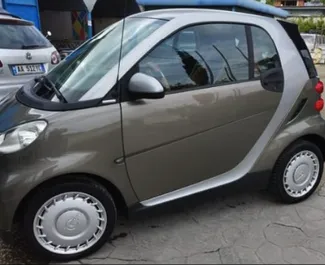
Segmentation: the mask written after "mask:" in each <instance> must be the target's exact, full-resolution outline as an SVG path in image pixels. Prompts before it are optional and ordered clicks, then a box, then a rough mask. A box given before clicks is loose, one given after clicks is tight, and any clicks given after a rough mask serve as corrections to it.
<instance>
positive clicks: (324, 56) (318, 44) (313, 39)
mask: <svg viewBox="0 0 325 265" xmlns="http://www.w3.org/2000/svg"><path fill="white" fill-rule="evenodd" d="M301 36H302V38H303V39H304V41H305V43H306V45H307V47H308V49H309V51H310V53H311V56H312V58H313V60H314V63H315V64H319V63H325V36H324V35H321V34H314V33H302V34H301Z"/></svg>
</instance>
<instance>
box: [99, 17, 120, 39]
mask: <svg viewBox="0 0 325 265" xmlns="http://www.w3.org/2000/svg"><path fill="white" fill-rule="evenodd" d="M118 20H120V18H97V19H94V21H93V23H94V28H95V32H93V35H95V34H97V33H98V32H100V31H102V30H103V29H105V28H106V27H108V26H109V25H112V24H113V23H115V22H116V21H118Z"/></svg>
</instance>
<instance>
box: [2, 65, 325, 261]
mask: <svg viewBox="0 0 325 265" xmlns="http://www.w3.org/2000/svg"><path fill="white" fill-rule="evenodd" d="M319 74H320V76H321V78H322V79H323V80H324V81H325V66H324V67H319ZM20 243H21V242H19V240H18V244H17V245H16V246H10V247H9V246H7V245H5V244H3V243H1V241H0V264H3V263H5V264H17V263H20V264H24V263H38V262H43V261H37V260H35V259H33V258H31V257H29V256H28V255H26V254H25V253H26V251H24V249H25V247H24V246H22V244H20ZM74 263H77V264H78V263H86V264H127V263H133V264H134V263H141V264H144V263H165V264H166V263H228V264H229V263H278V264H280V263H281V264H284V263H300V264H303V263H314V264H316V263H319V264H324V263H325V188H320V189H319V190H318V192H317V193H316V194H315V195H314V196H312V197H311V198H310V199H309V200H307V201H305V202H303V203H301V204H298V205H293V206H288V205H282V204H278V203H276V202H275V201H274V200H273V199H272V198H270V197H269V196H268V195H267V194H262V193H254V194H245V193H243V194H235V195H229V196H227V197H221V196H219V195H217V194H213V195H212V196H211V195H209V196H208V197H206V196H197V197H195V198H192V199H191V201H190V203H186V204H180V205H179V204H178V205H177V206H176V207H169V208H168V207H162V208H160V210H159V209H158V210H156V211H148V212H147V213H145V214H144V215H141V216H139V217H137V218H132V219H131V220H124V219H123V218H121V219H120V221H119V224H118V226H117V228H116V231H115V232H114V234H113V238H112V239H111V241H110V242H107V244H106V245H105V246H104V247H103V248H102V249H101V250H100V251H98V252H97V253H95V254H94V255H92V256H90V257H88V258H87V259H84V260H80V261H75V262H74Z"/></svg>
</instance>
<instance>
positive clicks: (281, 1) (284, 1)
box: [274, 0, 305, 7]
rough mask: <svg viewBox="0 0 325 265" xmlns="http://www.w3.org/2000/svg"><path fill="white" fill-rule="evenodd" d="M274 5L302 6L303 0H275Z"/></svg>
mask: <svg viewBox="0 0 325 265" xmlns="http://www.w3.org/2000/svg"><path fill="white" fill-rule="evenodd" d="M274 5H275V6H277V7H281V6H304V5H305V0H296V1H292V0H275V2H274Z"/></svg>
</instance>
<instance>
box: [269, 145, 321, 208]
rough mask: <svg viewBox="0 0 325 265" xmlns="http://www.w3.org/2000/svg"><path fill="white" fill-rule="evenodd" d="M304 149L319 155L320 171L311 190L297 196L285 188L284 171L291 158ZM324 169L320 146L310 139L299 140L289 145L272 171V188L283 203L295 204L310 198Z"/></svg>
mask: <svg viewBox="0 0 325 265" xmlns="http://www.w3.org/2000/svg"><path fill="white" fill-rule="evenodd" d="M302 151H311V152H312V153H314V154H315V155H316V156H317V158H318V161H319V173H318V176H317V177H316V181H315V183H314V186H313V187H312V188H311V189H310V190H309V192H308V193H306V194H305V195H303V196H300V197H295V196H291V195H290V194H288V192H287V191H286V189H285V184H284V183H283V180H284V173H285V169H286V167H287V165H288V163H289V162H290V161H291V159H292V158H293V157H294V156H295V155H297V154H299V153H300V152H302ZM323 169H324V157H323V154H322V152H321V150H320V149H319V147H318V146H317V145H316V144H314V143H312V142H309V141H303V140H301V141H297V142H295V143H294V144H292V145H291V146H289V147H288V148H287V149H286V150H285V151H284V152H283V153H282V154H281V155H280V157H279V158H278V160H277V162H276V164H275V166H274V169H273V172H272V177H271V182H270V190H271V191H272V192H273V193H274V194H275V195H276V197H277V198H278V199H279V200H280V201H281V202H283V203H286V204H293V203H299V202H302V201H304V200H306V199H307V198H309V197H310V196H311V195H312V194H313V193H314V192H315V190H316V189H317V188H318V186H319V183H320V181H321V179H322V175H323Z"/></svg>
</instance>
